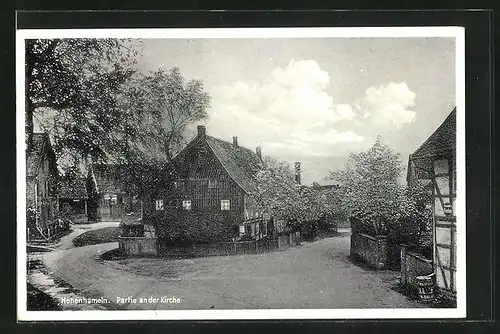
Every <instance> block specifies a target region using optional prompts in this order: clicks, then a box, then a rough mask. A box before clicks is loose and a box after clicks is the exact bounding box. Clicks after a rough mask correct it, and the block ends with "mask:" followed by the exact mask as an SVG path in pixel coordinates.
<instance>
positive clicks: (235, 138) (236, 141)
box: [233, 137, 238, 146]
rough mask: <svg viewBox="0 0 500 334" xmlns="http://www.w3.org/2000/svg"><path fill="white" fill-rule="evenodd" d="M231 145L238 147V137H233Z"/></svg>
mask: <svg viewBox="0 0 500 334" xmlns="http://www.w3.org/2000/svg"><path fill="white" fill-rule="evenodd" d="M233 145H234V146H238V137H233Z"/></svg>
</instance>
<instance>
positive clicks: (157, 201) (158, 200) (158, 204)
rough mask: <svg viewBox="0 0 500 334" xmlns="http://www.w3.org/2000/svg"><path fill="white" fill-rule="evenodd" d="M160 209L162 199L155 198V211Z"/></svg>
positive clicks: (161, 208)
mask: <svg viewBox="0 0 500 334" xmlns="http://www.w3.org/2000/svg"><path fill="white" fill-rule="evenodd" d="M161 210H163V200H162V199H157V200H156V211H161Z"/></svg>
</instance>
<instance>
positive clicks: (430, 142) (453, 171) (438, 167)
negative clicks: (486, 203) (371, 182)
mask: <svg viewBox="0 0 500 334" xmlns="http://www.w3.org/2000/svg"><path fill="white" fill-rule="evenodd" d="M456 114H457V111H456V108H454V109H453V110H452V111H451V112H450V114H449V115H448V117H446V119H445V120H444V121H443V123H441V125H440V126H439V127H438V128H437V129H436V131H434V132H433V133H432V134H431V135H430V136H429V137H428V138H427V139H426V140H425V141H424V142H423V143H422V145H421V146H420V147H419V148H418V149H417V150H416V151H415V152H413V153H412V154H410V156H409V159H408V174H407V183H408V185H413V184H415V183H419V184H420V185H421V186H423V187H425V188H426V189H427V192H428V193H429V194H430V195H431V202H430V203H428V204H427V209H429V210H430V212H431V213H432V217H431V219H432V230H431V231H430V233H427V234H426V235H425V237H426V238H425V239H424V240H425V241H426V243H429V244H430V245H432V246H431V247H432V266H433V270H434V273H435V275H436V278H435V279H436V286H437V287H438V288H439V289H440V290H441V291H442V292H444V293H445V294H447V295H448V296H449V297H451V298H452V299H453V298H456V276H457V236H456V231H457V229H460V228H464V225H463V223H464V222H459V221H457V218H456V207H455V203H456V196H457V194H456V192H457V165H456V150H457V149H456V141H457V139H456V136H457V134H456V132H457V123H456ZM429 239H430V240H429ZM419 274H420V275H424V274H428V273H419Z"/></svg>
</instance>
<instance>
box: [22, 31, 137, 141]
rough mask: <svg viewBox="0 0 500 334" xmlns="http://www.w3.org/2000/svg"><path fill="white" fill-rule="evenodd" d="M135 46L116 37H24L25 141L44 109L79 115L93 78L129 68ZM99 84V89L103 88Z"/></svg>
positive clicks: (108, 82)
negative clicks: (34, 120)
mask: <svg viewBox="0 0 500 334" xmlns="http://www.w3.org/2000/svg"><path fill="white" fill-rule="evenodd" d="M136 54H137V49H136V48H135V47H133V45H132V44H131V42H130V41H126V40H119V39H76V38H74V39H73V38H71V39H31V40H26V41H25V88H26V95H25V109H26V110H25V112H26V133H27V134H28V145H30V144H31V134H32V133H33V128H34V122H33V119H34V116H35V115H36V114H37V113H38V112H41V111H44V110H47V109H49V110H56V111H60V110H72V111H73V113H72V115H73V116H75V115H78V113H79V112H80V111H81V109H82V108H83V107H84V106H82V104H83V105H85V104H86V102H87V100H88V99H89V98H90V96H89V93H91V92H92V90H93V85H92V83H93V82H95V81H94V80H99V79H104V80H105V81H107V84H108V87H112V86H109V85H113V84H114V82H113V79H112V78H108V79H106V78H105V76H106V74H111V77H112V76H113V75H112V73H114V75H115V79H116V75H117V74H118V73H119V72H126V71H127V70H130V68H131V66H132V65H133V64H134V60H135V56H136ZM104 87H105V86H101V87H100V88H98V89H100V90H101V91H100V93H101V94H103V93H104V92H103V91H102V89H103V88H104Z"/></svg>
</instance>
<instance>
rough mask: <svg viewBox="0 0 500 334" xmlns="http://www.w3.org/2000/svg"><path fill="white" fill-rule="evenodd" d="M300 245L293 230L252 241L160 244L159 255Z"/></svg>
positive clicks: (261, 250) (213, 253) (237, 252)
mask: <svg viewBox="0 0 500 334" xmlns="http://www.w3.org/2000/svg"><path fill="white" fill-rule="evenodd" d="M295 245H300V233H299V232H294V233H291V234H288V235H283V236H280V237H278V238H277V239H268V238H263V239H259V240H252V241H235V242H212V243H196V244H192V245H190V246H184V247H180V246H175V245H160V247H159V248H160V249H159V255H161V256H166V257H203V256H225V255H242V254H260V253H266V252H271V251H276V250H281V249H286V248H288V247H292V246H295Z"/></svg>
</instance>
